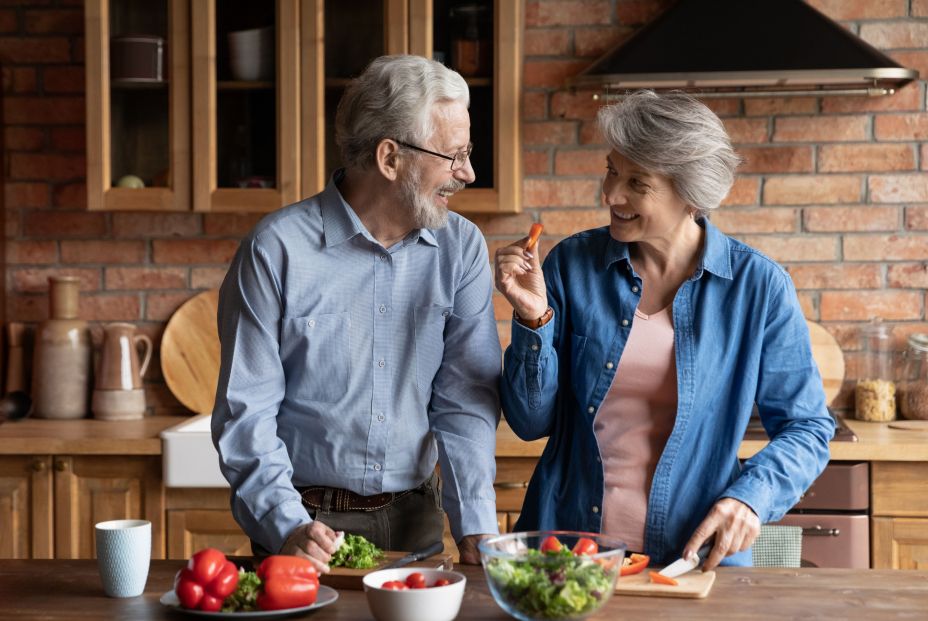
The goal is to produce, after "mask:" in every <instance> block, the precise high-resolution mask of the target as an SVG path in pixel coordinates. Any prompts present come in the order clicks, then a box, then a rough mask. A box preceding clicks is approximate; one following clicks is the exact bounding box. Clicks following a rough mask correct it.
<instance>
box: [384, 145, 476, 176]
mask: <svg viewBox="0 0 928 621" xmlns="http://www.w3.org/2000/svg"><path fill="white" fill-rule="evenodd" d="M396 144H398V145H401V146H404V147H406V148H407V149H413V150H415V151H422V152H423V153H428V154H429V155H434V156H435V157H440V158H442V159H443V160H451V171H452V172H454V171H455V170H461V169H462V168H464V164H466V163H467V160H468V158H470V154H471V151H473V150H474V143H470V144H468V145H467V148H466V149H464V150H463V151H458V152H457V153H455V154H454V155H444V154H442V153H436V152H435V151H429V150H428V149H423V148H422V147H417V146H416V145H414V144H409V143H408V142H403V141H402V140H397V141H396Z"/></svg>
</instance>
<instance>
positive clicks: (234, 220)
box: [203, 213, 265, 239]
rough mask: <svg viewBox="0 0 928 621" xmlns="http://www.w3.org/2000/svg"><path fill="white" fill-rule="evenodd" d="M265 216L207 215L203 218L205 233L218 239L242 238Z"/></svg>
mask: <svg viewBox="0 0 928 621" xmlns="http://www.w3.org/2000/svg"><path fill="white" fill-rule="evenodd" d="M264 215H265V214H260V213H259V214H253V213H251V214H230V213H221V214H209V213H208V214H206V215H204V216H203V232H204V233H205V234H207V235H214V236H218V237H235V238H236V239H239V238H242V237H244V236H245V235H247V234H248V233H249V232H251V229H253V228H255V225H256V224H258V221H259V220H261V218H263V217H264Z"/></svg>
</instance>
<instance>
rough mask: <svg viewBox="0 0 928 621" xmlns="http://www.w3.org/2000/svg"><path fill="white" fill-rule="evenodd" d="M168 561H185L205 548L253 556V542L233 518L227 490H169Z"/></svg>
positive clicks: (167, 503) (236, 554)
mask: <svg viewBox="0 0 928 621" xmlns="http://www.w3.org/2000/svg"><path fill="white" fill-rule="evenodd" d="M166 506H167V558H175V559H186V558H190V557H191V556H192V555H193V553H194V552H196V551H198V550H201V549H203V548H207V547H210V548H216V549H217V550H220V551H222V552H223V553H225V554H230V555H234V556H251V541H250V540H249V539H248V536H247V535H246V534H245V533H243V532H242V529H241V528H240V527H239V525H238V523H236V521H235V519H234V518H233V517H232V511H231V510H230V509H229V490H228V489H225V488H215V489H214V488H209V489H206V488H204V489H199V488H197V489H189V488H170V489H168V490H167V498H166Z"/></svg>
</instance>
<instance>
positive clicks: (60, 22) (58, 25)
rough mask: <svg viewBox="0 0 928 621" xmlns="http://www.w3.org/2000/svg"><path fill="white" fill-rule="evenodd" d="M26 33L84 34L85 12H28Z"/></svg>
mask: <svg viewBox="0 0 928 621" xmlns="http://www.w3.org/2000/svg"><path fill="white" fill-rule="evenodd" d="M26 32H29V33H35V34H78V33H82V32H84V14H83V11H74V10H68V11H49V10H43V11H26Z"/></svg>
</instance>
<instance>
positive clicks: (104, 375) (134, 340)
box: [96, 323, 151, 390]
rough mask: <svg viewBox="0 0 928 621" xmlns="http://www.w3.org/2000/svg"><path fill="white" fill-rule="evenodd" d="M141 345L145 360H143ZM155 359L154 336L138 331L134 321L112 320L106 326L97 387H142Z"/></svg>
mask: <svg viewBox="0 0 928 621" xmlns="http://www.w3.org/2000/svg"><path fill="white" fill-rule="evenodd" d="M139 345H142V346H143V347H142V348H141V349H142V361H141V364H140V363H139V349H140V347H139ZM150 360H151V339H150V338H148V337H147V336H145V335H144V334H136V333H135V326H134V325H132V324H131V323H110V324H107V325H105V326H104V327H103V346H102V348H101V350H100V371H99V373H97V386H96V388H97V390H138V389H139V388H141V387H142V377H143V376H144V375H145V371H146V370H147V369H148V363H149V361H150Z"/></svg>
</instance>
